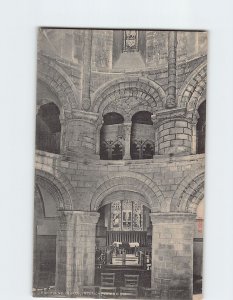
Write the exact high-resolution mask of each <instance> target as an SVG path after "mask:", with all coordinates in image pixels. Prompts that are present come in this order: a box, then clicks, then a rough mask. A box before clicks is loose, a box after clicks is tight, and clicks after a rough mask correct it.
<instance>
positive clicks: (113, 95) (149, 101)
mask: <svg viewBox="0 0 233 300" xmlns="http://www.w3.org/2000/svg"><path fill="white" fill-rule="evenodd" d="M164 101H165V92H164V90H163V88H162V87H161V86H160V85H159V84H157V83H155V82H153V81H151V80H149V79H147V78H144V77H135V76H126V77H123V78H118V79H115V80H112V81H110V82H108V83H106V84H104V85H103V86H101V87H100V88H99V89H98V90H97V91H96V92H95V93H94V94H93V96H92V111H94V112H96V113H100V114H101V115H104V114H106V113H109V112H117V113H119V114H121V115H123V117H124V119H125V120H129V121H130V120H131V118H132V116H133V115H134V114H135V113H136V112H138V111H149V112H151V113H154V112H155V111H156V110H158V109H161V108H163V107H164Z"/></svg>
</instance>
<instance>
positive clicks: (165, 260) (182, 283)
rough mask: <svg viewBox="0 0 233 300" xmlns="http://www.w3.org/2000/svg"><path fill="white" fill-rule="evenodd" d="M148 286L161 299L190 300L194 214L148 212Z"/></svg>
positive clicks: (191, 295) (191, 291)
mask: <svg viewBox="0 0 233 300" xmlns="http://www.w3.org/2000/svg"><path fill="white" fill-rule="evenodd" d="M150 216H151V221H152V225H153V231H152V266H151V287H152V288H155V289H156V290H157V291H158V293H160V294H161V299H177V300H178V299H179V300H182V299H185V300H192V297H193V236H194V224H195V214H190V213H151V215H150Z"/></svg>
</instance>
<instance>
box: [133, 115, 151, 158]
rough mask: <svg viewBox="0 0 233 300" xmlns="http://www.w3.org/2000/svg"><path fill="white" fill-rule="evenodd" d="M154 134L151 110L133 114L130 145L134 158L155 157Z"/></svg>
mask: <svg viewBox="0 0 233 300" xmlns="http://www.w3.org/2000/svg"><path fill="white" fill-rule="evenodd" d="M154 135H155V133H154V128H153V123H152V121H151V113H150V112H148V111H140V112H137V113H136V114H135V115H133V117H132V131H131V146H130V151H131V158H132V159H151V158H153V155H154V152H155V150H154V149H155V147H154V143H155V139H154Z"/></svg>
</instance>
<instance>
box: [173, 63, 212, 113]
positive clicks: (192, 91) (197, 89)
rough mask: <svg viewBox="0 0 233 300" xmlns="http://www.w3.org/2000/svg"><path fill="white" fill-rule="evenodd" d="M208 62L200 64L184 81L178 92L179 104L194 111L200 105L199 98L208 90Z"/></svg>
mask: <svg viewBox="0 0 233 300" xmlns="http://www.w3.org/2000/svg"><path fill="white" fill-rule="evenodd" d="M206 83H207V64H206V62H204V63H202V64H201V65H199V66H198V67H197V68H196V69H195V70H194V71H193V72H192V73H191V74H190V75H189V76H188V78H187V79H186V80H185V81H184V84H183V86H182V87H181V88H180V90H179V93H178V106H179V107H185V108H187V111H194V110H195V109H196V107H197V106H198V102H199V99H200V98H201V97H202V95H203V94H205V92H206Z"/></svg>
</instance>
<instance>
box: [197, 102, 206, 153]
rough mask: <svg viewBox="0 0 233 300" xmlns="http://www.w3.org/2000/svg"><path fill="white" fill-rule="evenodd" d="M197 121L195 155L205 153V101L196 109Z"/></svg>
mask: <svg viewBox="0 0 233 300" xmlns="http://www.w3.org/2000/svg"><path fill="white" fill-rule="evenodd" d="M198 114H199V119H198V122H197V153H198V154H201V153H205V130H206V101H204V102H203V103H202V104H201V105H200V106H199V108H198Z"/></svg>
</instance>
